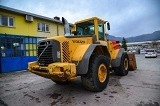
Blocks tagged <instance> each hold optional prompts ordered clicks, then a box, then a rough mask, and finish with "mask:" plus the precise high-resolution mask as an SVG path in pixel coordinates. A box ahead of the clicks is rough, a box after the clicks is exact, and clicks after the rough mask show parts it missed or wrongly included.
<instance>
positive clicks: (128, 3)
mask: <svg viewBox="0 0 160 106" xmlns="http://www.w3.org/2000/svg"><path fill="white" fill-rule="evenodd" d="M0 5H3V6H8V7H11V8H15V9H19V10H23V11H27V12H31V13H35V14H39V15H43V16H46V17H50V18H52V17H54V16H59V17H65V18H66V19H67V20H68V22H70V23H74V22H75V21H78V20H81V19H84V18H88V17H93V16H97V17H100V18H102V19H104V20H107V21H109V22H110V24H111V30H110V31H109V32H108V33H109V34H110V35H114V36H117V37H130V36H137V35H141V34H147V33H152V32H154V31H157V30H160V0H0Z"/></svg>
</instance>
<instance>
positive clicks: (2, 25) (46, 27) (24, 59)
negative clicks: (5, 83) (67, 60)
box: [0, 5, 73, 73]
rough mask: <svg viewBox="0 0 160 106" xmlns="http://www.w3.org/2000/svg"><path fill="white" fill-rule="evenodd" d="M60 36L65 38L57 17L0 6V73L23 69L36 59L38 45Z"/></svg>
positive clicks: (62, 27) (71, 27) (71, 26)
mask: <svg viewBox="0 0 160 106" xmlns="http://www.w3.org/2000/svg"><path fill="white" fill-rule="evenodd" d="M70 29H71V30H72V29H73V25H72V24H70ZM59 35H64V26H63V24H62V22H61V21H60V18H59V17H53V18H49V17H45V16H41V15H37V14H33V13H29V12H25V11H21V10H17V9H14V8H9V7H5V6H2V5H0V73H4V72H12V71H18V70H26V69H27V63H28V62H29V61H34V60H36V59H37V57H36V54H37V42H38V41H39V40H40V39H43V38H46V37H53V36H59Z"/></svg>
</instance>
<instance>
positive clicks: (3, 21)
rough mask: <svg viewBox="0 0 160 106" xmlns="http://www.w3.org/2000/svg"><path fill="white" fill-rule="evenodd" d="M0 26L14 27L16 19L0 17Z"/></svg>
mask: <svg viewBox="0 0 160 106" xmlns="http://www.w3.org/2000/svg"><path fill="white" fill-rule="evenodd" d="M0 25H1V26H9V27H14V18H13V17H8V16H2V15H0Z"/></svg>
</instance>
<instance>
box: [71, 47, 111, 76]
mask: <svg viewBox="0 0 160 106" xmlns="http://www.w3.org/2000/svg"><path fill="white" fill-rule="evenodd" d="M97 46H102V48H103V51H104V53H105V56H107V57H108V58H109V60H110V54H109V52H108V49H107V46H106V45H102V44H91V45H89V47H88V48H87V49H86V51H85V53H84V55H83V57H82V59H81V60H80V61H74V60H73V61H72V62H73V63H75V64H77V66H76V70H77V74H78V75H80V74H86V73H87V72H88V66H89V59H90V57H91V55H92V53H93V51H94V49H95V48H96V47H97Z"/></svg>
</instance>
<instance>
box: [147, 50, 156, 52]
mask: <svg viewBox="0 0 160 106" xmlns="http://www.w3.org/2000/svg"><path fill="white" fill-rule="evenodd" d="M146 52H154V50H146Z"/></svg>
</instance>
